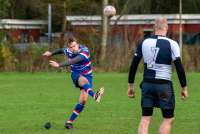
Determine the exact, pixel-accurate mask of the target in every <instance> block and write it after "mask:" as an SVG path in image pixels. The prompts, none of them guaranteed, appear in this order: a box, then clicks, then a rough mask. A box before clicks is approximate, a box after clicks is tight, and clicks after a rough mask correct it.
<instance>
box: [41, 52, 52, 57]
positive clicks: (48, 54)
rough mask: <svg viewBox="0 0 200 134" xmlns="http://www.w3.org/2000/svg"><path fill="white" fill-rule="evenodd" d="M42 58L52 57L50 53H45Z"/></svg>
mask: <svg viewBox="0 0 200 134" xmlns="http://www.w3.org/2000/svg"><path fill="white" fill-rule="evenodd" d="M43 56H45V57H50V56H52V54H51V52H49V51H46V52H45V53H44V54H43Z"/></svg>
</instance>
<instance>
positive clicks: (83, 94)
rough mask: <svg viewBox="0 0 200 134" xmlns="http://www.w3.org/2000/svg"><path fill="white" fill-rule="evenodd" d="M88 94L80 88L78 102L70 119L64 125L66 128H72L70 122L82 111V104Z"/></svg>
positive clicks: (83, 104)
mask: <svg viewBox="0 0 200 134" xmlns="http://www.w3.org/2000/svg"><path fill="white" fill-rule="evenodd" d="M88 96H89V95H88V94H87V93H86V92H85V91H84V90H83V89H81V90H80V97H79V103H78V104H77V105H76V107H75V108H74V111H73V113H72V115H71V117H70V119H69V120H68V122H67V123H66V125H65V127H66V128H67V129H74V128H73V127H72V122H73V121H74V120H75V119H76V118H77V116H78V115H79V114H80V113H81V112H82V110H83V108H84V106H85V103H86V101H87V99H88Z"/></svg>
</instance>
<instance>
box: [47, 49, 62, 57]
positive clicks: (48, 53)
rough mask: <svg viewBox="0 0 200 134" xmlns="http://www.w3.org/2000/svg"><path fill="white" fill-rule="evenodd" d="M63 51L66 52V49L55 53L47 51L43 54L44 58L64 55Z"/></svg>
mask: <svg viewBox="0 0 200 134" xmlns="http://www.w3.org/2000/svg"><path fill="white" fill-rule="evenodd" d="M63 51H64V48H61V49H58V50H56V51H53V52H49V51H46V52H45V53H44V54H43V56H45V57H49V56H53V55H56V54H62V53H63Z"/></svg>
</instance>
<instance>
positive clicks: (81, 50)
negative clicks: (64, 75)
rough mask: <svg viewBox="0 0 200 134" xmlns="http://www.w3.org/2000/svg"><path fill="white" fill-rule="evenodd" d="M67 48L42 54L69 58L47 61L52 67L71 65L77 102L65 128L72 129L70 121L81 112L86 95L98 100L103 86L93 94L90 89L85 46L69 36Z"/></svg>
mask: <svg viewBox="0 0 200 134" xmlns="http://www.w3.org/2000/svg"><path fill="white" fill-rule="evenodd" d="M67 45H68V48H62V49H58V50H56V51H54V52H49V51H47V52H45V53H44V54H43V56H45V57H49V56H53V55H56V54H62V53H64V55H67V56H68V58H69V60H68V61H66V62H63V63H59V64H58V63H56V62H55V61H51V60H50V61H49V62H50V65H51V66H54V67H64V66H69V65H71V78H72V81H73V83H74V85H75V86H76V87H78V88H80V97H79V102H78V104H77V105H76V107H75V109H74V111H73V113H72V115H71V117H70V119H69V120H68V122H67V123H66V124H65V128H67V129H71V130H73V129H74V128H73V126H72V122H73V121H74V119H75V118H76V117H77V116H78V115H79V114H80V113H81V111H82V110H83V108H84V106H85V103H86V101H87V99H88V96H89V95H90V96H92V97H93V98H94V99H95V101H96V102H100V98H101V95H102V94H103V93H104V88H103V87H102V88H101V89H100V90H99V91H97V93H96V94H95V93H94V92H93V90H92V69H91V60H90V53H89V50H88V48H87V47H85V46H82V45H80V44H78V43H77V40H76V38H75V37H73V36H70V37H69V38H68V42H67Z"/></svg>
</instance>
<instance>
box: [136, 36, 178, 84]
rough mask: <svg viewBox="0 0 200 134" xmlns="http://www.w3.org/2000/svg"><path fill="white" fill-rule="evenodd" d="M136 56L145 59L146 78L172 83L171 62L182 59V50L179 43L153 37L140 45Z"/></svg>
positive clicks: (165, 38)
mask: <svg viewBox="0 0 200 134" xmlns="http://www.w3.org/2000/svg"><path fill="white" fill-rule="evenodd" d="M135 56H137V57H140V58H142V57H143V58H144V65H145V68H144V76H143V77H144V78H154V79H164V80H169V81H171V61H172V60H173V61H174V60H176V59H180V50H179V45H178V44H177V42H175V41H173V40H171V39H169V38H167V37H165V36H161V35H153V36H150V37H148V38H146V39H144V40H142V41H141V42H140V43H139V44H138V47H137V50H136V53H135Z"/></svg>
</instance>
